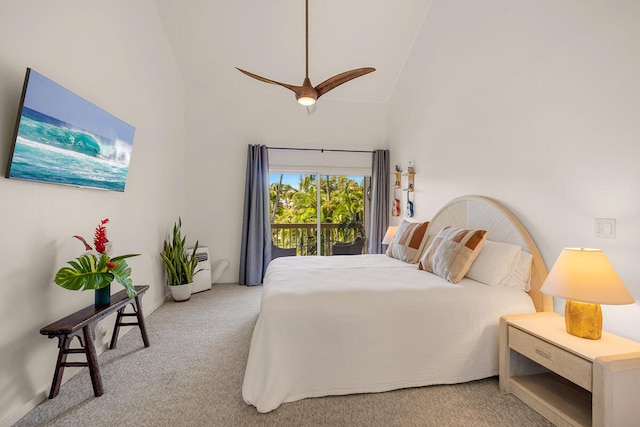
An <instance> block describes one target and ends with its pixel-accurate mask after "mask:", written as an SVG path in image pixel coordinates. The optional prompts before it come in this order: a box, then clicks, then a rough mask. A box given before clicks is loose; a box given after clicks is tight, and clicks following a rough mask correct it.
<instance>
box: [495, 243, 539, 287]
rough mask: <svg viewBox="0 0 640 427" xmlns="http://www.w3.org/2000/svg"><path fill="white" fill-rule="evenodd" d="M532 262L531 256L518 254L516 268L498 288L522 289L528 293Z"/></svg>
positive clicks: (527, 253) (524, 253) (523, 253)
mask: <svg viewBox="0 0 640 427" xmlns="http://www.w3.org/2000/svg"><path fill="white" fill-rule="evenodd" d="M532 261H533V255H531V254H530V253H529V252H525V251H522V252H520V256H519V257H518V263H517V265H516V268H515V269H514V270H513V271H512V272H511V274H509V276H507V278H506V279H505V280H503V281H502V282H500V284H499V285H498V286H508V287H510V288H518V289H522V290H523V291H530V290H531V262H532Z"/></svg>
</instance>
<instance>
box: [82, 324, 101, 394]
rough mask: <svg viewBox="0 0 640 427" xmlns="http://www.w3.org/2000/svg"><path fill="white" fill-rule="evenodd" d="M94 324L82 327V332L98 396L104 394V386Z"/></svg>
mask: <svg viewBox="0 0 640 427" xmlns="http://www.w3.org/2000/svg"><path fill="white" fill-rule="evenodd" d="M93 326H94V325H86V326H84V327H83V328H82V334H83V336H84V341H85V345H84V351H85V354H86V355H87V364H88V365H89V375H91V384H92V385H93V394H94V395H95V396H96V397H98V396H102V395H103V394H104V389H103V387H102V377H101V376H100V367H99V366H98V353H97V352H96V346H95V344H94V342H93V338H94V331H93Z"/></svg>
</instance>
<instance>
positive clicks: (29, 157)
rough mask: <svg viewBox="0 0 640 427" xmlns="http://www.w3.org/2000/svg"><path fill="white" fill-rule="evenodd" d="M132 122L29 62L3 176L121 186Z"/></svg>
mask: <svg viewBox="0 0 640 427" xmlns="http://www.w3.org/2000/svg"><path fill="white" fill-rule="evenodd" d="M134 134H135V128H134V127H133V126H131V125H129V124H127V123H125V122H123V121H122V120H120V119H118V118H117V117H115V116H113V115H111V114H109V113H107V112H106V111H104V110H102V109H101V108H99V107H97V106H96V105H94V104H92V103H90V102H88V101H86V100H85V99H83V98H81V97H80V96H78V95H76V94H74V93H73V92H71V91H69V90H67V89H65V88H64V87H62V86H60V85H59V84H57V83H55V82H54V81H52V80H50V79H48V78H47V77H45V76H43V75H42V74H40V73H38V72H37V71H35V70H32V69H31V68H27V74H26V77H25V81H24V87H23V89H22V97H21V100H20V108H19V110H18V119H17V123H16V129H15V132H14V137H13V140H12V148H11V154H10V156H9V164H8V166H7V173H6V175H5V177H6V178H13V179H20V180H27V181H38V182H48V183H56V184H65V185H72V186H76V187H89V188H98V189H102V190H114V191H124V187H125V184H126V181H127V174H128V172H129V161H130V159H131V149H132V147H133V136H134Z"/></svg>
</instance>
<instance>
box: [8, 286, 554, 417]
mask: <svg viewBox="0 0 640 427" xmlns="http://www.w3.org/2000/svg"><path fill="white" fill-rule="evenodd" d="M261 292H262V289H261V288H260V287H255V288H248V287H245V286H238V285H233V284H216V285H214V287H213V289H212V290H210V291H205V292H202V293H199V294H196V295H193V296H192V298H191V300H189V301H188V302H184V303H175V302H167V303H166V304H164V305H163V306H162V307H160V308H159V309H157V310H156V311H155V312H153V313H151V315H149V316H147V319H146V320H147V330H148V333H149V340H150V342H151V347H149V348H144V347H143V345H142V340H141V338H140V334H139V331H138V330H137V328H135V329H132V330H131V331H130V332H129V333H127V334H126V335H124V336H122V337H120V339H119V342H118V348H117V349H114V350H108V351H106V352H104V353H103V354H102V355H100V358H99V361H100V369H101V372H102V379H103V383H104V389H105V393H104V395H102V396H101V397H94V396H93V389H92V388H91V380H90V379H89V373H88V370H87V369H86V368H85V369H84V370H83V371H81V372H80V373H79V374H78V375H76V376H75V377H74V378H72V379H71V380H70V381H69V382H67V383H66V384H63V386H62V388H61V390H60V394H59V395H58V396H57V397H56V398H55V399H52V400H47V401H45V402H43V403H42V404H40V405H39V406H38V407H37V408H35V409H33V410H32V411H31V412H30V413H29V414H27V415H26V416H25V417H23V418H22V419H21V420H19V421H18V422H17V423H16V424H15V426H65V427H69V426H113V425H120V426H491V427H494V426H508V427H514V426H523V427H525V426H550V425H551V424H550V423H548V422H547V421H546V420H545V419H544V418H543V417H541V416H540V415H538V414H537V413H536V412H535V411H533V410H532V409H530V408H529V407H527V406H526V405H525V404H523V403H522V402H520V401H519V400H518V399H517V398H515V397H514V396H512V395H503V394H501V393H500V391H499V389H498V382H497V379H496V378H489V379H486V380H481V381H474V382H471V383H466V384H458V385H450V386H432V387H421V388H414V389H405V390H397V391H392V392H387V393H375V394H359V395H350V396H335V397H325V398H316V399H305V400H302V401H299V402H292V403H286V404H283V405H281V406H280V407H279V408H278V409H276V410H275V411H272V412H270V413H268V414H260V413H258V412H257V411H256V410H255V408H254V407H253V406H248V405H246V404H245V403H244V402H243V400H242V395H241V388H242V379H243V376H244V368H245V365H246V360H247V354H248V351H249V343H250V341H251V333H252V331H253V326H254V324H255V321H256V319H257V315H258V311H259V307H260V295H261Z"/></svg>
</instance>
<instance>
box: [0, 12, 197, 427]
mask: <svg viewBox="0 0 640 427" xmlns="http://www.w3.org/2000/svg"><path fill="white" fill-rule="evenodd" d="M1 10H2V12H1V13H0V76H1V77H2V78H0V165H1V166H0V169H1V171H2V175H4V173H5V170H6V169H5V165H6V162H7V159H8V156H9V151H10V146H11V138H12V136H13V130H14V125H15V120H16V114H17V110H18V103H19V100H20V93H21V90H22V83H23V79H24V74H25V70H26V68H27V67H32V68H34V69H36V70H37V71H39V72H40V73H42V74H44V75H45V76H47V77H49V78H51V79H52V80H54V81H56V82H57V83H59V84H61V85H63V86H65V87H67V88H68V89H70V90H72V91H74V92H75V93H77V94H79V95H81V96H83V97H84V98H86V99H87V100H89V101H91V102H93V103H95V104H97V105H98V106H100V107H102V108H103V109H105V110H106V111H108V112H110V113H112V114H114V115H115V116H117V117H119V118H121V119H123V120H125V121H127V122H128V123H130V124H132V125H133V126H135V127H136V135H135V140H134V145H133V154H132V160H131V164H130V169H129V178H128V181H127V186H126V191H125V192H124V193H117V192H105V191H99V190H88V189H78V188H72V187H64V186H58V185H52V184H39V183H30V182H23V181H15V180H6V179H4V178H1V179H0V194H1V195H2V209H0V224H1V225H0V227H1V231H0V235H1V236H2V237H0V242H1V243H0V305H1V309H0V425H6V424H10V423H11V422H13V421H16V417H19V416H21V415H22V414H24V413H25V411H26V410H28V409H30V408H31V407H32V406H33V405H34V404H36V403H37V402H38V401H39V400H40V399H42V398H43V397H44V392H45V391H46V390H47V389H48V388H49V387H50V384H51V379H52V375H53V369H54V366H55V360H56V356H57V340H49V339H47V337H45V336H42V335H40V334H39V330H40V328H41V327H42V326H44V325H47V324H48V323H50V322H52V321H54V320H57V319H58V318H61V317H63V316H64V315H66V314H69V313H71V312H73V311H75V310H77V309H80V308H82V307H84V306H86V305H89V304H92V303H93V293H91V292H73V291H69V290H65V289H62V288H60V287H58V286H57V285H55V284H53V282H52V279H53V276H54V274H55V272H56V271H57V269H58V268H60V267H62V266H63V265H64V263H65V262H66V261H67V260H69V259H72V258H74V257H76V256H78V255H79V254H80V253H81V252H82V251H83V248H82V245H81V244H80V243H79V242H78V241H76V240H75V239H73V238H72V236H73V235H74V234H80V235H83V236H85V237H87V238H91V236H92V234H93V231H94V229H95V226H96V225H97V224H98V221H99V220H101V219H103V218H105V217H108V218H110V220H111V223H110V224H109V225H108V228H107V231H108V237H109V239H110V240H111V241H112V242H113V249H114V251H115V252H116V253H127V252H139V253H142V254H143V255H142V256H141V257H138V258H134V259H132V260H131V261H130V263H129V264H130V266H131V267H132V269H133V279H134V282H136V283H138V284H148V285H150V286H151V289H150V290H149V291H148V292H147V294H146V295H145V297H144V300H143V303H144V306H145V312H146V313H149V312H150V311H151V310H152V309H154V308H155V307H157V306H158V305H160V304H161V303H162V302H163V300H164V295H165V291H166V288H165V286H164V285H163V281H164V280H163V270H162V266H161V263H160V259H159V256H157V254H158V252H159V251H160V248H161V244H162V240H163V239H164V237H165V233H166V232H167V231H168V230H169V227H170V226H171V225H172V222H173V220H174V219H176V218H177V217H178V215H181V214H182V215H184V214H185V212H186V208H185V206H186V194H185V192H184V185H185V177H184V170H185V152H184V135H185V128H184V87H183V83H182V76H181V75H180V72H179V71H178V68H177V66H176V63H175V60H174V57H173V54H172V51H171V49H170V48H169V45H168V43H167V41H166V38H165V35H164V30H163V28H162V25H161V22H160V20H159V17H158V15H157V11H156V7H155V4H154V3H153V2H152V1H149V0H138V1H135V2H131V1H125V0H121V1H108V2H105V1H100V0H59V1H55V2H47V1H38V0H22V1H19V2H16V1H3V2H2V6H1ZM116 290H117V289H116ZM113 319H114V318H113V317H110V318H109V319H108V320H107V321H103V322H101V324H103V325H105V326H107V327H108V329H109V332H110V330H111V328H112V323H113ZM98 344H99V345H100V344H101V342H98ZM151 345H152V346H153V342H152V343H151ZM67 371H73V369H67ZM69 373H70V372H69ZM69 373H65V379H68V378H69V376H70V375H69Z"/></svg>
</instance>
